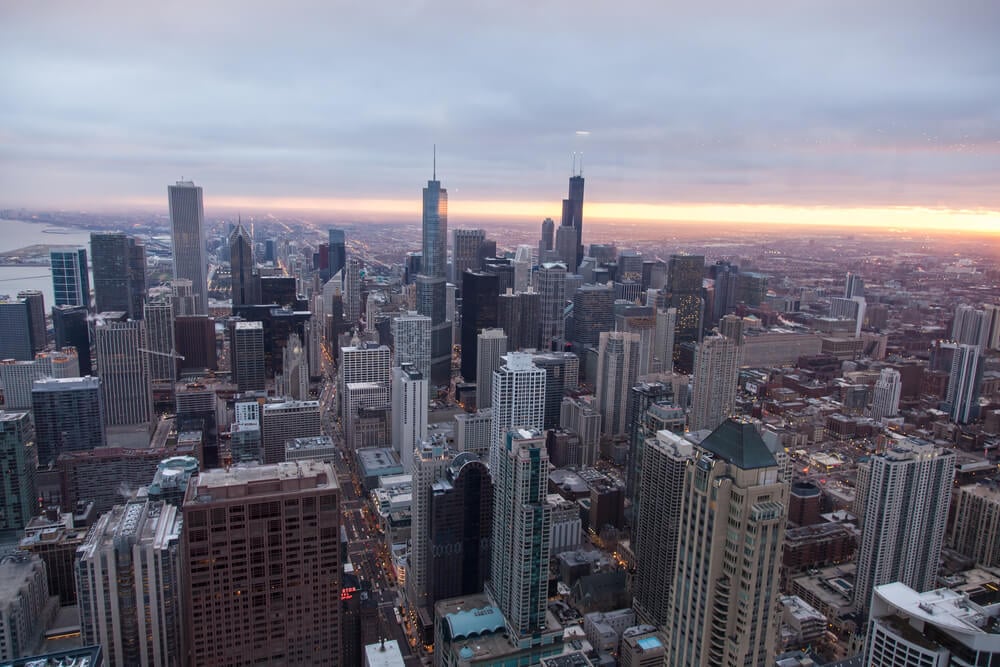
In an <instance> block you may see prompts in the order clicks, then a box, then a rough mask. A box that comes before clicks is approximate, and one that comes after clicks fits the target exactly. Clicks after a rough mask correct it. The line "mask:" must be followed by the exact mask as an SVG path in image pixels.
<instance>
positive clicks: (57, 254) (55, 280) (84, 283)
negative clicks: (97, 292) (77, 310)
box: [49, 248, 90, 308]
mask: <svg viewBox="0 0 1000 667" xmlns="http://www.w3.org/2000/svg"><path fill="white" fill-rule="evenodd" d="M49 261H50V263H51V265H52V292H53V297H54V298H55V305H57V306H84V307H85V308H90V268H89V267H88V265H87V250H86V249H85V248H77V249H75V250H53V251H51V252H50V253H49Z"/></svg>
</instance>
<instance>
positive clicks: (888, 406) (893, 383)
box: [868, 368, 903, 420]
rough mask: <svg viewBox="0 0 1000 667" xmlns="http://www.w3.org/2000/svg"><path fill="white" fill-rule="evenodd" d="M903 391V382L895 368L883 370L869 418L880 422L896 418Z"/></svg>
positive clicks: (880, 373)
mask: <svg viewBox="0 0 1000 667" xmlns="http://www.w3.org/2000/svg"><path fill="white" fill-rule="evenodd" d="M902 391H903V380H902V378H901V376H900V375H899V371H897V370H896V369H895V368H883V369H882V370H881V371H880V372H879V376H878V380H876V381H875V392H874V395H873V399H872V405H871V408H870V409H869V410H868V416H869V417H871V418H872V419H875V420H879V419H882V418H883V417H895V416H896V413H898V412H899V397H900V394H901V393H902Z"/></svg>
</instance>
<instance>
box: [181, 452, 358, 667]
mask: <svg viewBox="0 0 1000 667" xmlns="http://www.w3.org/2000/svg"><path fill="white" fill-rule="evenodd" d="M181 512H182V515H183V522H184V530H183V532H182V538H181V540H182V546H181V570H182V571H183V572H185V573H186V576H184V577H183V580H182V598H181V612H182V613H181V617H182V618H183V619H184V623H185V632H184V635H183V636H184V639H185V643H186V644H187V648H188V664H190V665H199V666H202V667H228V666H231V665H251V664H272V665H277V664H281V665H302V666H303V667H304V666H306V665H315V666H317V667H318V666H320V665H328V666H331V667H332V666H333V665H337V664H339V662H340V572H341V562H340V488H339V486H338V484H337V475H336V473H335V472H334V470H333V467H332V466H331V465H330V464H328V463H320V462H318V461H295V462H289V463H278V464H276V465H263V466H255V467H241V466H235V467H233V468H230V469H228V470H226V469H215V470H206V471H203V472H202V473H201V474H199V475H198V477H197V478H195V479H194V481H192V482H191V484H190V485H189V486H188V491H187V495H186V496H185V498H184V504H183V507H182V510H181ZM209 561H210V562H209ZM217 596H218V597H217ZM218 600H226V603H225V604H218Z"/></svg>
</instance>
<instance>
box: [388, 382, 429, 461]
mask: <svg viewBox="0 0 1000 667" xmlns="http://www.w3.org/2000/svg"><path fill="white" fill-rule="evenodd" d="M428 400H429V397H428V395H427V378H425V377H424V376H423V375H422V374H421V373H420V371H418V370H417V368H416V366H414V365H413V364H407V363H404V364H403V365H401V366H399V367H396V368H393V369H392V447H393V449H395V450H396V451H397V452H398V453H399V460H400V462H401V463H402V465H403V472H404V473H409V472H410V471H411V470H412V468H413V451H414V450H415V449H416V448H417V447H419V446H420V443H421V442H423V440H424V439H425V438H426V437H427V401H428Z"/></svg>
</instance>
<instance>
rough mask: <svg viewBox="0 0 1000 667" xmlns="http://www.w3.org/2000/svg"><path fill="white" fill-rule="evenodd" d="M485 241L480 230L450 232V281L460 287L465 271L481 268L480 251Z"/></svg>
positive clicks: (483, 233)
mask: <svg viewBox="0 0 1000 667" xmlns="http://www.w3.org/2000/svg"><path fill="white" fill-rule="evenodd" d="M485 241H486V232H485V231H484V230H482V229H453V230H452V232H451V245H452V248H451V270H452V274H451V275H452V281H453V282H454V283H455V284H456V285H458V286H459V289H461V287H462V274H464V273H465V272H466V271H479V270H480V269H481V268H482V266H481V264H482V260H481V259H480V251H481V249H482V245H483V243H484V242H485Z"/></svg>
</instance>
